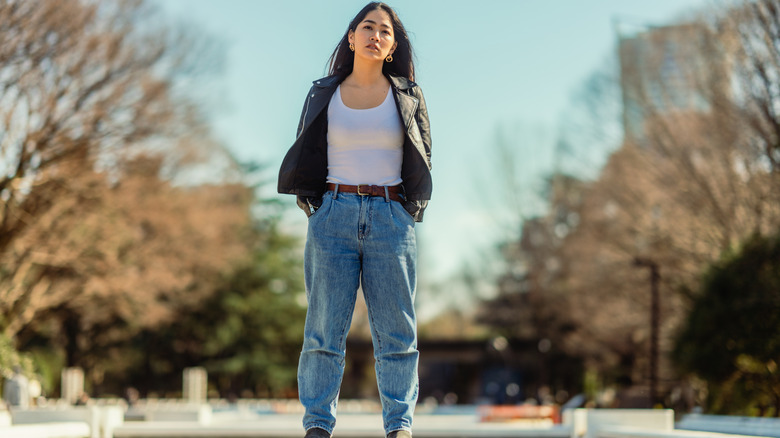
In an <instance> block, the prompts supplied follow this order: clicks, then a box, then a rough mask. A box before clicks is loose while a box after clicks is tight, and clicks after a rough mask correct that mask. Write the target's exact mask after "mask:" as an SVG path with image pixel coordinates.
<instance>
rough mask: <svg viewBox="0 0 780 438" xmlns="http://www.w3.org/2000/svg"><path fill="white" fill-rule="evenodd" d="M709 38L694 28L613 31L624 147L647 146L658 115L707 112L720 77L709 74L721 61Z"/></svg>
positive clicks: (673, 26) (678, 27) (702, 31)
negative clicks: (649, 128) (651, 123)
mask: <svg viewBox="0 0 780 438" xmlns="http://www.w3.org/2000/svg"><path fill="white" fill-rule="evenodd" d="M707 36H708V35H707V31H706V29H705V28H704V27H703V25H701V24H698V23H686V24H678V25H671V26H643V27H641V28H639V29H633V30H627V29H626V28H625V27H621V26H620V25H618V26H617V38H618V56H619V61H620V85H621V90H622V100H623V127H624V132H625V140H624V141H625V142H627V143H631V144H637V145H640V146H647V143H648V141H647V122H648V120H651V119H652V118H654V117H655V116H656V115H659V114H667V115H668V114H670V113H680V114H686V113H687V114H691V113H697V112H707V111H708V110H709V108H710V105H711V96H710V93H711V90H712V89H713V87H712V85H713V84H712V81H713V80H723V78H724V77H723V76H722V75H719V74H717V72H716V71H715V70H714V69H713V66H714V65H717V64H719V61H718V60H717V59H715V58H716V57H717V56H716V53H717V50H716V49H715V48H714V47H713V44H712V42H711V41H709V39H708V38H707ZM716 70H720V69H719V68H718V69H716ZM719 77H720V78H719Z"/></svg>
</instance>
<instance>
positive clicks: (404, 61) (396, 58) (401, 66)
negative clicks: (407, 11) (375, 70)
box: [328, 2, 414, 81]
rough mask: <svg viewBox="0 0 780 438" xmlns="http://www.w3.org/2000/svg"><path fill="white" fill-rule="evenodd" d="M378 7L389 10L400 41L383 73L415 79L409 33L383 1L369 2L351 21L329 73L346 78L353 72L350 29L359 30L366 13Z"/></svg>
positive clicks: (337, 48)
mask: <svg viewBox="0 0 780 438" xmlns="http://www.w3.org/2000/svg"><path fill="white" fill-rule="evenodd" d="M377 9H379V10H383V11H385V12H387V15H389V16H390V21H391V22H392V23H393V34H394V35H395V41H396V42H397V43H398V46H396V48H395V51H394V52H393V62H385V63H383V65H382V73H384V74H385V75H388V74H392V75H394V76H402V77H405V78H407V79H409V80H410V81H414V60H413V58H414V53H413V52H412V44H411V43H410V42H409V35H407V34H406V29H405V28H404V25H403V23H401V19H400V18H398V14H396V13H395V11H394V10H393V8H391V7H390V6H388V5H386V4H385V3H381V2H371V3H369V4H367V5H366V6H364V7H363V9H361V10H360V12H358V14H357V15H356V16H355V18H353V19H352V21H351V22H350V23H349V27H348V28H347V31H346V32H344V36H343V37H342V38H341V41H339V43H338V45H337V46H336V50H334V51H333V54H332V55H330V61H329V62H328V63H329V68H328V74H331V75H339V76H341V78H342V79H344V78H345V77H347V76H348V75H349V74H350V73H352V68H353V67H354V65H355V54H354V53H353V52H352V51H351V50H349V40H348V36H349V31H350V30H351V31H353V32H355V31H357V26H358V24H360V22H361V21H363V19H365V18H366V15H368V13H369V12H371V11H375V10H377Z"/></svg>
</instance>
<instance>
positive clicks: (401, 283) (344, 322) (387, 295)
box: [298, 191, 419, 434]
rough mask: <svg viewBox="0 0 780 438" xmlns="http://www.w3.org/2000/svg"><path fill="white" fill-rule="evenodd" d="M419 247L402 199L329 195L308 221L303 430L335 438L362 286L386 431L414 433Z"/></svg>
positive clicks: (301, 393) (300, 384) (301, 367)
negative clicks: (349, 334)
mask: <svg viewBox="0 0 780 438" xmlns="http://www.w3.org/2000/svg"><path fill="white" fill-rule="evenodd" d="M416 263H417V243H416V238H415V234H414V219H413V218H412V216H411V215H410V214H409V213H407V212H406V210H404V208H403V207H402V206H401V204H399V203H398V202H396V201H390V200H387V199H385V198H382V197H369V196H360V195H358V194H356V193H337V194H334V192H330V191H329V192H326V193H325V195H323V198H322V206H321V207H320V208H319V209H318V210H317V211H316V212H315V213H314V214H313V215H312V216H311V217H310V218H309V229H308V235H307V238H306V249H305V255H304V270H305V282H306V295H307V298H308V303H309V308H308V311H307V313H306V326H305V329H304V340H303V351H302V352H301V357H300V361H299V363H298V391H299V397H300V400H301V403H302V404H303V406H304V407H305V408H306V413H305V414H304V417H303V427H304V428H305V429H306V430H308V429H311V428H313V427H319V428H322V429H325V430H326V431H328V432H329V433H331V434H332V433H333V428H334V426H335V424H336V405H337V403H338V395H339V389H340V387H341V381H342V377H343V375H344V358H345V354H346V340H347V332H348V331H349V327H350V324H351V322H352V313H353V310H354V308H355V299H356V298H357V290H358V285H359V284H362V287H363V296H364V297H365V300H366V306H367V308H368V317H369V323H370V326H371V337H372V341H373V344H374V359H375V370H376V379H377V385H378V387H379V397H380V400H381V402H382V417H383V419H384V429H385V432H386V433H390V432H392V431H395V430H401V429H405V430H411V429H412V416H413V414H414V407H415V404H416V402H417V392H418V387H419V384H418V377H417V362H418V352H417V322H416V316H415V310H414V295H415V287H416V281H417V278H416V271H415V267H416Z"/></svg>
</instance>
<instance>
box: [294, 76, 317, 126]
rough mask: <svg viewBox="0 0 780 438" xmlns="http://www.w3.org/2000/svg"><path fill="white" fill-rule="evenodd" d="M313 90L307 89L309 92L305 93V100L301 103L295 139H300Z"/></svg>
mask: <svg viewBox="0 0 780 438" xmlns="http://www.w3.org/2000/svg"><path fill="white" fill-rule="evenodd" d="M313 89H314V87H312V88H310V89H309V92H308V93H306V100H304V101H303V109H301V118H300V120H299V121H298V130H297V131H296V132H295V138H298V137H300V136H301V131H303V124H304V123H305V122H306V111H307V110H308V109H309V101H311V95H312V90H313Z"/></svg>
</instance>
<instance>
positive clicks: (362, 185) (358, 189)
mask: <svg viewBox="0 0 780 438" xmlns="http://www.w3.org/2000/svg"><path fill="white" fill-rule="evenodd" d="M361 187H371V186H370V185H367V184H358V186H357V194H358V195H360V196H371V192H370V191H369V192H367V193H364V192H361V191H360V188H361ZM369 190H371V189H369Z"/></svg>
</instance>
